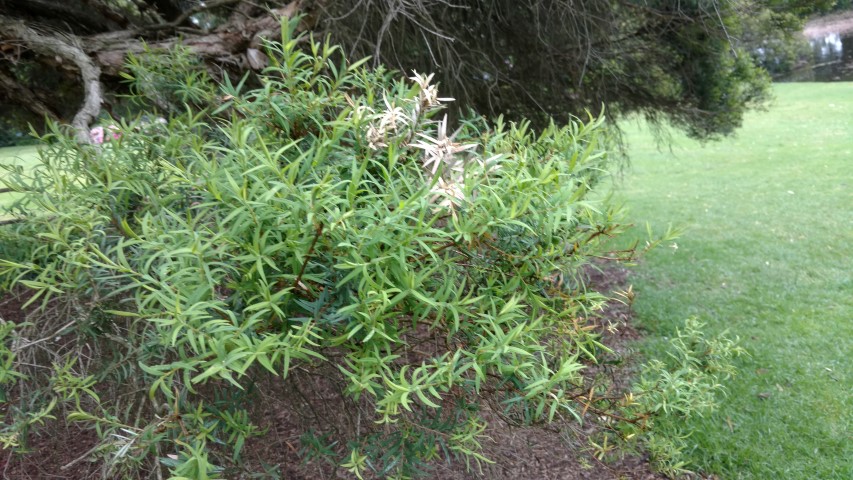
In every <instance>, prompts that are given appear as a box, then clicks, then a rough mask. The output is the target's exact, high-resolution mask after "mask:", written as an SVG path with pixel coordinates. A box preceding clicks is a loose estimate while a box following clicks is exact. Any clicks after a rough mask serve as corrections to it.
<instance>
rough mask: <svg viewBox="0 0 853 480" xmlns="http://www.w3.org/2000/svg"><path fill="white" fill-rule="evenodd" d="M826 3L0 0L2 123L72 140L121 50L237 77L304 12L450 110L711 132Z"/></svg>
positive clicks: (740, 107)
mask: <svg viewBox="0 0 853 480" xmlns="http://www.w3.org/2000/svg"><path fill="white" fill-rule="evenodd" d="M836 3H837V2H835V1H834V0H821V1H820V2H804V1H800V0H796V1H795V0H790V1H785V0H691V1H681V2H672V1H668V0H651V1H650V0H643V1H639V0H526V1H510V0H482V1H481V0H476V1H475V0H454V1H447V2H428V1H403V0H340V1H334V2H331V1H325V0H301V1H292V2H287V1H284V0H277V1H274V0H269V1H260V2H249V1H245V0H214V1H208V2H202V1H200V0H133V1H127V0H68V1H63V2H54V1H48V0H0V53H2V59H0V102H2V104H3V111H4V112H5V115H4V116H5V117H6V118H5V119H4V120H5V121H6V122H10V121H12V122H14V123H21V122H26V121H31V122H32V121H38V120H40V119H43V118H45V117H47V118H52V119H62V120H64V121H69V122H71V121H72V120H73V123H74V124H75V125H76V126H77V128H78V130H79V131H80V132H81V134H80V137H81V139H82V138H83V134H82V132H83V131H84V130H85V128H84V127H85V125H86V124H88V123H91V122H92V120H93V119H94V118H95V116H96V115H97V110H98V108H97V105H99V104H101V103H102V102H104V100H105V99H106V106H110V105H111V104H112V101H111V100H110V98H111V96H110V95H109V93H110V92H115V91H119V90H120V84H119V82H118V80H119V76H118V73H119V71H120V70H121V67H122V65H123V63H124V62H125V60H126V58H127V54H128V53H139V52H141V51H143V49H144V48H145V47H144V46H145V45H146V44H147V45H148V46H150V47H151V48H155V49H156V48H169V47H172V46H174V45H175V44H176V43H178V42H181V43H183V44H184V45H186V46H187V47H188V48H189V50H190V51H191V52H194V53H196V54H197V55H199V57H200V58H202V59H203V60H205V61H207V62H208V63H209V64H210V65H211V67H212V71H213V72H214V73H215V74H216V75H215V77H216V78H222V74H223V72H227V73H230V74H233V75H234V76H235V77H238V76H240V75H241V74H242V73H243V72H245V71H246V70H250V69H260V68H262V67H263V66H264V65H265V56H264V55H263V53H262V50H263V47H262V39H263V38H265V37H269V36H270V34H271V33H273V32H277V31H278V17H281V16H286V17H289V16H292V15H296V14H303V15H305V17H304V21H303V28H308V29H311V30H314V31H316V32H317V33H318V34H325V33H329V34H331V35H332V36H333V41H334V42H337V43H340V44H342V45H344V46H345V47H346V48H347V51H348V53H349V55H350V56H353V57H360V56H363V55H372V56H373V58H374V60H373V61H374V62H375V63H376V64H379V63H385V64H388V65H392V66H394V67H396V68H399V69H401V70H404V71H407V72H408V71H411V70H412V69H417V70H418V71H430V72H437V74H438V77H437V78H438V79H439V80H441V82H442V85H443V87H442V88H443V89H444V90H447V91H448V93H449V94H451V95H453V96H455V97H457V98H458V99H459V100H460V102H458V104H459V105H462V106H465V107H473V108H474V109H476V110H478V111H480V112H482V113H497V112H501V113H505V114H508V115H509V116H510V117H511V118H522V117H527V118H531V119H533V120H534V122H536V121H538V122H540V123H542V122H544V121H545V120H546V119H547V118H548V117H556V118H558V119H561V120H565V119H566V118H567V117H568V116H569V115H570V114H572V113H580V112H582V111H583V110H584V109H590V110H592V111H593V113H597V112H598V111H599V110H600V109H601V108H602V105H607V108H608V109H609V111H610V113H611V114H613V113H618V114H627V113H632V112H639V113H642V114H644V115H645V116H646V117H648V118H650V119H654V120H664V119H665V120H667V121H669V122H671V123H672V124H673V125H676V126H678V127H681V128H684V129H686V130H687V131H688V132H689V133H691V134H693V135H694V136H697V137H710V136H714V135H717V134H725V133H729V132H731V131H732V130H733V129H734V128H736V127H737V126H738V125H739V123H740V119H741V118H742V115H743V113H744V111H746V110H747V109H749V108H752V107H754V106H756V105H759V104H760V103H761V102H762V101H763V100H764V99H765V98H766V97H767V82H768V79H767V76H766V75H765V73H764V72H763V70H761V69H760V68H758V67H757V66H756V62H755V58H754V56H753V55H751V52H752V51H754V50H755V48H756V42H757V41H759V40H760V38H762V37H763V36H764V35H765V33H767V32H773V35H774V36H778V37H780V38H783V39H788V38H790V37H791V35H793V34H794V33H795V32H796V31H798V30H799V28H800V19H801V18H802V17H803V16H805V15H808V14H811V13H814V12H816V11H822V10H826V9H829V8H832V7H833V6H834V5H835V4H836ZM743 19H750V22H749V23H748V24H745V23H744V21H743ZM756 22H758V24H756ZM750 32H752V33H750ZM756 32H757V33H756ZM100 84H103V85H104V86H105V90H103V91H102V90H101V89H100V88H99V86H100ZM104 91H105V92H107V94H106V95H107V96H106V97H104V93H103V92H104ZM80 98H85V99H86V100H85V102H80ZM81 103H82V105H85V106H86V107H85V108H82V107H81ZM37 123H38V122H37Z"/></svg>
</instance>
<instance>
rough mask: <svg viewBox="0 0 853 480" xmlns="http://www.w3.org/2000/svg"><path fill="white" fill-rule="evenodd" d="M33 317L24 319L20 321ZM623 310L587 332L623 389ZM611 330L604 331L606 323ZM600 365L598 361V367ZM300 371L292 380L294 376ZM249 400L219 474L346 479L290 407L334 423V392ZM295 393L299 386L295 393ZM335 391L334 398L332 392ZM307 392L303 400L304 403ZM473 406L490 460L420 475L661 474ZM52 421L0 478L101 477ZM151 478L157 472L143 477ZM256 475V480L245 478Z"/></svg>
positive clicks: (612, 309)
mask: <svg viewBox="0 0 853 480" xmlns="http://www.w3.org/2000/svg"><path fill="white" fill-rule="evenodd" d="M587 275H588V277H589V281H590V285H591V286H592V287H593V288H595V289H596V290H597V291H600V292H603V293H610V292H613V291H617V290H624V289H626V288H627V283H628V279H627V270H625V269H624V268H623V267H621V266H619V265H616V264H614V263H601V264H597V265H594V266H593V268H590V269H588V270H587ZM24 301H25V297H24V296H22V295H13V294H10V293H6V294H0V318H2V319H3V320H5V321H15V322H20V321H24V320H25V319H27V318H28V316H29V315H32V313H33V312H32V311H31V310H30V311H23V310H21V308H20V307H21V305H22V303H23V302H24ZM29 318H33V317H29ZM631 320H632V316H631V311H630V308H629V306H627V305H626V304H623V303H619V302H611V303H610V304H609V305H608V307H607V308H606V310H605V311H604V312H603V315H602V316H601V318H599V319H598V325H597V328H598V329H599V330H600V332H601V334H602V336H603V343H604V344H606V345H607V346H608V347H610V348H611V349H613V350H614V354H613V356H614V358H615V357H619V358H620V359H621V360H622V362H621V363H620V364H619V365H618V366H616V367H608V371H607V372H605V373H606V374H607V375H609V376H610V377H611V378H612V379H613V380H614V382H615V384H616V388H617V389H618V388H625V387H626V386H627V385H628V383H629V380H630V377H631V368H632V366H635V365H636V364H637V362H636V359H635V358H634V357H635V353H634V350H633V349H632V346H631V345H632V343H633V342H634V341H635V340H637V339H638V338H639V337H640V335H639V333H638V331H637V329H636V328H635V327H634V326H633V325H632V324H631ZM608 326H609V327H614V328H607V327H608ZM601 368H604V367H601ZM300 376H301V378H300ZM293 377H294V381H295V382H297V383H301V384H302V385H306V384H307V383H313V384H314V385H315V386H316V388H314V389H313V390H312V392H314V393H315V394H316V392H321V393H320V395H322V392H324V391H331V390H334V389H336V388H338V386H336V385H332V384H330V383H329V382H332V380H331V378H332V376H328V377H325V378H324V377H323V376H322V375H320V376H314V377H310V378H309V377H308V376H307V374H304V373H297V374H296V375H293ZM258 387H259V388H257V390H256V391H257V392H258V393H257V395H258V396H257V397H256V398H255V400H254V401H252V402H251V405H250V406H249V407H250V409H251V411H252V413H253V415H254V417H255V418H257V419H260V420H259V423H260V426H261V427H262V428H264V429H266V432H267V434H266V435H264V436H263V437H260V438H256V439H251V440H249V441H248V442H247V445H246V447H245V448H244V452H245V455H244V457H245V461H246V469H241V470H242V471H235V470H231V471H228V472H226V474H225V475H224V477H225V478H229V479H232V478H233V479H238V478H250V476H249V472H250V470H254V471H255V472H257V471H259V470H260V469H261V465H267V466H269V465H273V466H276V467H277V469H278V471H279V473H280V475H281V478H285V479H292V480H300V479H350V478H354V477H353V476H351V475H349V474H348V473H347V472H345V471H344V470H343V469H339V468H338V469H336V468H334V467H332V466H330V465H328V464H324V463H319V462H305V461H304V460H303V459H302V458H301V453H300V449H301V448H302V447H301V444H300V435H301V433H302V431H303V428H304V425H303V424H302V423H303V422H302V421H300V413H299V412H300V410H306V409H311V410H313V412H312V413H313V414H314V415H315V416H320V417H324V416H325V417H327V418H330V419H334V418H336V417H340V416H342V415H344V416H345V415H349V414H350V412H348V411H347V406H345V405H341V404H339V403H337V400H336V398H335V396H332V395H330V396H329V397H328V398H316V397H314V396H312V395H309V396H308V397H305V401H304V402H297V403H300V404H294V401H293V398H294V397H297V396H298V395H295V394H294V391H293V388H294V384H293V383H290V382H288V383H285V382H280V381H278V382H275V381H271V382H270V383H269V384H266V383H265V384H264V385H258ZM297 393H298V394H299V395H301V392H297ZM338 397H339V396H338ZM308 398H311V400H310V401H309V400H308ZM11 408H12V405H11V404H9V403H4V404H0V413H2V414H3V415H4V416H5V417H6V418H7V419H8V418H9V416H10V413H11ZM484 408H485V410H484V411H483V413H484V416H485V417H486V418H487V420H488V421H489V424H490V425H489V427H488V429H487V431H486V432H485V435H487V438H488V440H486V441H484V442H483V447H484V450H485V452H484V453H485V455H486V457H488V458H490V459H491V460H493V461H494V462H495V463H493V464H483V465H482V469H481V470H478V469H477V468H476V467H473V468H471V469H469V468H467V467H466V466H465V465H464V464H463V463H450V464H440V465H438V466H437V467H436V468H435V469H434V470H432V471H431V472H429V474H428V476H427V478H434V479H446V480H462V479H471V478H483V479H494V480H504V479H506V480H522V479H555V480H557V479H560V480H610V479H613V480H616V479H625V480H628V479H636V480H646V479H661V478H664V477H663V476H661V475H659V474H656V473H655V472H654V471H653V470H652V468H651V466H650V465H649V463H648V461H647V459H646V458H643V457H640V456H630V455H629V456H624V457H622V458H617V459H615V460H614V459H608V460H606V461H605V462H602V461H599V460H598V459H596V458H595V457H594V456H593V454H592V452H591V451H590V450H589V449H588V441H587V440H588V438H589V436H590V435H594V434H595V433H596V431H597V428H599V427H596V426H595V423H594V422H587V423H585V424H584V425H579V424H578V423H577V422H575V421H565V422H556V423H554V424H551V425H547V426H539V427H515V426H511V425H509V424H508V423H507V422H506V421H504V420H503V419H502V418H501V416H500V415H498V414H497V413H496V412H495V410H494V409H492V408H491V407H489V406H488V405H486V406H485V407H484ZM57 417H59V418H60V420H57V421H52V422H49V423H48V424H47V425H45V426H44V427H43V428H40V429H37V430H34V431H32V432H30V435H29V438H28V439H26V440H27V441H26V445H27V448H26V449H25V451H24V452H18V453H16V452H12V451H11V450H5V451H2V452H0V478H8V479H40V478H44V479H89V478H100V477H101V462H100V461H95V460H93V459H91V458H90V457H91V449H92V448H93V447H95V445H96V444H97V436H96V434H95V432H93V431H92V430H89V429H85V428H81V427H79V426H77V425H74V424H68V423H67V422H63V421H61V415H57ZM151 478H158V476H157V475H155V474H152V475H151ZM251 478H257V477H251Z"/></svg>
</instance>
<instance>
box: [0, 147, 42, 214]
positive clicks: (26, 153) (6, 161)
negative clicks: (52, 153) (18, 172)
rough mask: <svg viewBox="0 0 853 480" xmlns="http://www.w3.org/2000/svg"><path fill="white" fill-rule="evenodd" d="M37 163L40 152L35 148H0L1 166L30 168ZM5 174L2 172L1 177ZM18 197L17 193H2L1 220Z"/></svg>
mask: <svg viewBox="0 0 853 480" xmlns="http://www.w3.org/2000/svg"><path fill="white" fill-rule="evenodd" d="M37 161H38V152H37V147H35V146H26V147H6V148H0V165H21V166H23V167H24V168H29V167H31V166H33V165H35V163H36V162H37ZM5 173H6V171H5V170H0V176H2V175H3V174H5ZM0 188H5V185H3V184H2V183H0ZM17 196H18V194H16V193H8V192H7V193H0V219H3V218H6V214H5V212H4V210H5V209H6V208H7V207H8V206H9V205H11V204H12V202H14V201H15V199H16V198H17Z"/></svg>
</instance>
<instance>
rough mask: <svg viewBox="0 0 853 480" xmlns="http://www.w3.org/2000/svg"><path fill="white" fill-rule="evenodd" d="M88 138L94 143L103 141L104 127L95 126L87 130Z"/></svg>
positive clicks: (98, 143) (97, 143)
mask: <svg viewBox="0 0 853 480" xmlns="http://www.w3.org/2000/svg"><path fill="white" fill-rule="evenodd" d="M89 138H91V139H92V143H94V144H96V145H100V144H102V143H104V127H95V128H93V129H91V130H89Z"/></svg>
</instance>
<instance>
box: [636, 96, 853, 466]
mask: <svg viewBox="0 0 853 480" xmlns="http://www.w3.org/2000/svg"><path fill="white" fill-rule="evenodd" d="M774 88H775V93H776V97H777V98H776V101H775V102H774V104H773V105H772V106H771V108H770V109H769V110H768V111H766V112H755V113H752V114H750V115H749V116H748V117H747V118H746V120H745V122H744V126H743V128H742V129H741V130H739V131H738V133H737V135H736V137H734V138H730V139H726V140H724V141H721V142H717V143H709V144H707V145H705V146H702V145H700V144H698V143H697V142H693V141H691V140H689V139H686V138H684V137H682V136H676V137H675V138H674V139H673V140H674V145H673V147H672V149H671V150H670V149H669V148H668V147H663V150H659V149H658V148H657V146H656V144H655V141H654V139H653V137H652V136H651V134H649V133H648V132H646V131H644V130H642V129H641V128H640V126H632V127H631V128H629V130H628V132H627V133H628V141H629V153H630V154H631V161H632V167H631V169H630V171H629V172H628V173H627V174H626V175H625V179H624V183H623V185H622V186H621V191H622V193H621V195H622V196H623V197H624V198H625V200H626V201H627V203H628V205H629V206H630V208H631V214H630V215H631V219H632V221H634V222H636V223H637V224H640V225H642V224H645V222H651V224H652V225H654V226H656V227H659V228H660V229H663V227H665V226H666V224H667V223H668V222H672V223H674V224H676V225H679V224H680V225H685V226H686V227H688V230H687V232H686V233H685V234H684V235H683V236H682V237H681V238H680V239H679V240H678V241H677V246H678V248H677V249H674V248H660V249H658V250H657V251H654V252H652V253H650V254H649V255H648V256H647V257H646V259H645V261H644V262H643V263H642V265H641V266H640V267H638V268H637V269H636V270H637V271H636V274H635V275H634V277H633V282H634V289H635V291H636V292H637V300H636V302H635V304H634V305H635V310H636V312H637V314H638V318H639V322H640V324H641V325H643V326H644V327H645V328H647V329H648V330H649V332H650V339H649V341H648V343H647V344H646V347H645V348H646V352H647V353H648V354H649V355H652V356H653V355H655V352H656V351H657V348H656V347H657V346H659V345H661V342H663V339H664V337H665V336H667V335H670V334H672V333H673V332H674V329H675V328H676V327H677V326H679V325H680V324H681V323H682V321H683V319H684V318H686V317H689V316H696V317H699V318H700V319H701V320H703V321H705V322H706V323H707V324H708V327H707V328H708V329H709V330H710V331H712V332H720V331H723V330H726V329H728V330H729V332H730V334H732V335H738V336H740V338H741V339H742V345H743V346H744V347H745V348H746V349H747V350H748V351H749V353H750V355H751V356H750V357H747V358H745V359H742V360H739V361H738V363H739V366H740V368H741V373H740V375H739V376H738V377H736V378H735V379H733V380H731V381H729V382H728V384H727V389H728V396H727V398H726V399H724V400H723V402H722V406H721V408H720V410H719V411H718V412H717V413H715V414H713V415H711V416H707V417H706V418H701V419H696V420H694V421H691V426H692V427H694V428H695V429H696V433H695V434H694V435H693V436H692V437H691V439H690V443H691V444H694V445H695V450H693V451H691V452H690V454H689V457H690V459H691V460H692V461H693V466H694V467H695V468H698V469H700V470H703V471H705V472H707V473H716V474H718V475H720V477H721V478H723V479H741V478H743V479H762V480H764V479H772V480H783V479H784V480H790V479H810V480H811V479H853V84H843V83H836V84H780V85H776V86H775V87H774Z"/></svg>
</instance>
